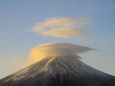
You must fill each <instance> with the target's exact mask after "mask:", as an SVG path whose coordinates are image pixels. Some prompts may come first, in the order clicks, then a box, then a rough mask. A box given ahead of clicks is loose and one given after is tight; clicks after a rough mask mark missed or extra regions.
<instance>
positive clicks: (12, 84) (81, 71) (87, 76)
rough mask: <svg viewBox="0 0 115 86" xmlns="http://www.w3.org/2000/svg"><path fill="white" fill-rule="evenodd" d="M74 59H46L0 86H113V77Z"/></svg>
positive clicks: (7, 79)
mask: <svg viewBox="0 0 115 86" xmlns="http://www.w3.org/2000/svg"><path fill="white" fill-rule="evenodd" d="M77 58H78V56H77ZM77 58H76V57H68V56H56V57H55V56H53V57H47V58H45V59H43V60H41V61H39V62H37V63H35V64H33V65H31V66H29V67H27V68H25V69H22V70H20V71H18V72H16V73H14V74H12V75H10V76H8V77H6V78H3V79H2V80H0V86H115V77H114V76H111V75H108V74H106V73H103V72H101V71H98V70H96V69H94V68H92V67H90V66H88V65H86V64H84V63H83V62H81V61H80V60H78V59H77Z"/></svg>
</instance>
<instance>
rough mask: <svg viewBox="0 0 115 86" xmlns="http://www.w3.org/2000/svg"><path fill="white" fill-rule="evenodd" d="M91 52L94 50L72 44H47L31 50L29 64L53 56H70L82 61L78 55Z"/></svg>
mask: <svg viewBox="0 0 115 86" xmlns="http://www.w3.org/2000/svg"><path fill="white" fill-rule="evenodd" d="M90 50H94V49H91V48H88V47H85V46H80V45H75V44H71V43H47V44H43V45H39V46H36V47H34V48H32V49H31V51H30V54H29V62H30V63H35V62H38V61H40V60H42V59H44V58H47V57H52V56H62V57H63V56H70V57H77V58H78V59H80V57H79V56H78V55H77V54H80V53H84V52H87V51H90Z"/></svg>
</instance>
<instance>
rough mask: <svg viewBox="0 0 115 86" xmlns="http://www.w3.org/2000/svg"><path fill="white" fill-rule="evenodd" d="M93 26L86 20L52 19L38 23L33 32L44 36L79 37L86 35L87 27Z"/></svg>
mask: <svg viewBox="0 0 115 86" xmlns="http://www.w3.org/2000/svg"><path fill="white" fill-rule="evenodd" d="M89 24H91V21H89V20H87V19H86V18H78V19H74V18H50V19H46V20H45V21H44V22H40V23H38V24H37V25H36V26H35V27H33V28H32V29H31V31H34V32H37V33H39V34H41V35H44V36H53V37H65V38H69V37H77V36H82V35H85V34H86V31H85V30H84V26H85V25H89Z"/></svg>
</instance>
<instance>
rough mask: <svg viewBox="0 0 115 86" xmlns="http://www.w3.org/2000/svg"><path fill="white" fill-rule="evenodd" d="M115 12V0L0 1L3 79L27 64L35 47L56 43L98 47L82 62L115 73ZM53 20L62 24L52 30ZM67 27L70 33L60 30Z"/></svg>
mask: <svg viewBox="0 0 115 86" xmlns="http://www.w3.org/2000/svg"><path fill="white" fill-rule="evenodd" d="M114 15H115V0H0V78H3V77H5V76H8V75H9V74H12V73H14V72H16V71H18V70H20V69H21V68H24V67H26V66H27V64H26V60H27V59H28V54H29V52H30V50H31V49H32V48H33V47H35V46H38V45H41V44H45V43H52V42H69V43H74V44H78V45H83V46H87V47H90V48H93V49H96V50H98V51H91V52H87V53H84V54H79V55H80V56H81V57H82V59H81V61H83V62H84V63H86V64H88V65H90V66H91V67H93V68H96V69H98V70H100V71H103V72H105V73H108V74H111V75H114V76H115V24H114V21H115V16H114ZM58 19H61V20H59V21H58V24H57V23H56V22H57V20H58ZM77 20H80V22H78V23H76V21H77ZM52 21H53V22H55V24H56V25H59V27H57V26H56V29H54V30H53V29H50V30H49V29H47V28H52V27H55V24H54V23H53V25H52V23H51V22H52ZM63 21H66V24H69V26H67V25H66V24H62V23H63ZM69 21H71V22H69ZM60 22H61V26H60ZM84 22H85V23H84ZM70 23H71V24H70ZM76 24H79V25H76ZM35 27H37V29H35ZM65 28H66V29H67V30H68V32H71V34H69V36H67V35H66V34H67V33H68V32H66V33H64V34H62V33H60V32H61V31H62V29H63V30H64V31H65ZM38 29H40V31H39V30H38ZM81 29H82V30H81ZM74 31H75V32H76V31H81V32H80V33H81V34H80V35H79V34H78V33H75V34H77V35H72V34H73V32H74ZM82 31H86V34H84V33H83V32H82ZM53 33H55V34H53ZM59 33H60V34H59Z"/></svg>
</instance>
